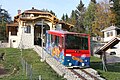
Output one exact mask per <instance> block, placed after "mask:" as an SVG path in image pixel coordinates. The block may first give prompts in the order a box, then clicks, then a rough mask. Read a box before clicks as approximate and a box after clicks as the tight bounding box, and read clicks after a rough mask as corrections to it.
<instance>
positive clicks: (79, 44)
mask: <svg viewBox="0 0 120 80" xmlns="http://www.w3.org/2000/svg"><path fill="white" fill-rule="evenodd" d="M65 48H66V49H80V50H88V36H81V35H78V34H67V35H66V38H65Z"/></svg>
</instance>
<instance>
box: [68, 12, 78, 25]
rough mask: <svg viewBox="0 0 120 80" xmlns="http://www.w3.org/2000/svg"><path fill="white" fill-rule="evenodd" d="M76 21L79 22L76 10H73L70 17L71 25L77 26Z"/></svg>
mask: <svg viewBox="0 0 120 80" xmlns="http://www.w3.org/2000/svg"><path fill="white" fill-rule="evenodd" d="M76 20H77V17H76V13H75V11H74V10H72V13H71V16H70V19H69V23H71V24H73V25H75V24H76Z"/></svg>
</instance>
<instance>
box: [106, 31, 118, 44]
mask: <svg viewBox="0 0 120 80" xmlns="http://www.w3.org/2000/svg"><path fill="white" fill-rule="evenodd" d="M108 32H113V36H109V37H107V33H108ZM116 36H117V32H116V30H111V31H106V32H104V42H108V41H110V40H111V39H112V38H114V37H116Z"/></svg>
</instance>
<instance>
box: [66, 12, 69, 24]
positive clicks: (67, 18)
mask: <svg viewBox="0 0 120 80" xmlns="http://www.w3.org/2000/svg"><path fill="white" fill-rule="evenodd" d="M68 20H69V17H68V15H67V13H66V15H65V21H66V22H68Z"/></svg>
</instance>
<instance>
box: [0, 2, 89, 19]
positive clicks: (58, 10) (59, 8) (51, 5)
mask: <svg viewBox="0 0 120 80" xmlns="http://www.w3.org/2000/svg"><path fill="white" fill-rule="evenodd" d="M82 1H83V3H84V4H85V6H88V4H89V1H90V0H82ZM79 2H80V0H0V5H2V8H3V9H6V10H7V11H8V13H9V14H10V16H11V17H12V19H13V17H14V16H16V15H17V11H18V10H19V9H20V10H21V11H22V12H24V11H25V10H29V9H31V8H32V7H34V8H35V9H39V10H41V9H48V10H52V11H53V12H55V14H56V15H57V18H59V19H61V17H62V15H63V14H66V13H67V14H68V16H70V14H71V11H72V10H75V9H76V7H77V6H78V4H79Z"/></svg>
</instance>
